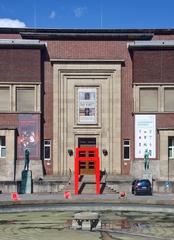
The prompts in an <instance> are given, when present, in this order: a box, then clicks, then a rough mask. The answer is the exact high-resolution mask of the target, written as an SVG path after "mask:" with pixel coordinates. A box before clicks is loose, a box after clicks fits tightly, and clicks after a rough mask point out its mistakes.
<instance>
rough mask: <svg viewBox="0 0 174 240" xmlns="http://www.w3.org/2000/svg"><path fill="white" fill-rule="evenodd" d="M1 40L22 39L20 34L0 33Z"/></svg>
mask: <svg viewBox="0 0 174 240" xmlns="http://www.w3.org/2000/svg"><path fill="white" fill-rule="evenodd" d="M0 39H21V35H19V34H12V33H11V34H10V33H9V34H7V33H0Z"/></svg>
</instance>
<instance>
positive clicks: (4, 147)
mask: <svg viewBox="0 0 174 240" xmlns="http://www.w3.org/2000/svg"><path fill="white" fill-rule="evenodd" d="M3 137H4V142H5V145H1V140H0V158H6V156H7V152H6V151H7V146H6V136H0V138H3ZM2 149H4V150H5V156H2Z"/></svg>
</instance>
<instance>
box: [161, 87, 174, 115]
mask: <svg viewBox="0 0 174 240" xmlns="http://www.w3.org/2000/svg"><path fill="white" fill-rule="evenodd" d="M165 90H173V91H174V86H173V87H172V86H163V111H164V113H168V112H169V113H172V112H174V109H173V110H172V111H169V110H168V111H166V110H165Z"/></svg>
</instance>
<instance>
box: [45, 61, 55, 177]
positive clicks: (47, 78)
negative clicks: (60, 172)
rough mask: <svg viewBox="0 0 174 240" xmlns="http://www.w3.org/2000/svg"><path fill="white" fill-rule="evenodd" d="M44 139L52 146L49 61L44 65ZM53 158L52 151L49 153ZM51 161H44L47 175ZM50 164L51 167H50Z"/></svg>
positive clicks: (50, 69) (50, 171)
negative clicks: (50, 141) (49, 141)
mask: <svg viewBox="0 0 174 240" xmlns="http://www.w3.org/2000/svg"><path fill="white" fill-rule="evenodd" d="M44 70H45V73H44V89H45V93H44V109H43V110H44V132H43V137H44V139H51V140H52V144H53V129H54V126H53V84H52V83H53V67H52V65H51V63H50V62H49V61H45V63H44ZM51 156H53V149H52V151H51ZM52 160H53V159H51V162H50V161H44V166H45V169H46V172H47V174H48V175H51V174H52V173H53V166H52ZM50 163H51V165H50Z"/></svg>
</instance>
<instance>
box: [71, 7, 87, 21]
mask: <svg viewBox="0 0 174 240" xmlns="http://www.w3.org/2000/svg"><path fill="white" fill-rule="evenodd" d="M86 10H87V8H86V7H78V8H75V9H74V10H73V12H74V15H75V17H77V18H80V17H81V16H82V15H83V14H84V13H85V12H86Z"/></svg>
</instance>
